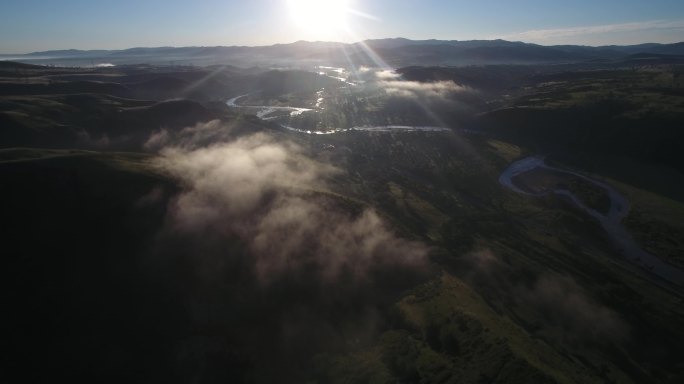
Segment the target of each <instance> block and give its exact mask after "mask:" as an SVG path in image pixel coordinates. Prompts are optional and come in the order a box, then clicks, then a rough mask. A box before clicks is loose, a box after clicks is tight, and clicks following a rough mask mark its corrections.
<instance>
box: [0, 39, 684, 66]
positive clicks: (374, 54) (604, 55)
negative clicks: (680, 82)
mask: <svg viewBox="0 0 684 384" xmlns="http://www.w3.org/2000/svg"><path fill="white" fill-rule="evenodd" d="M634 54H655V55H684V42H680V43H674V44H656V43H649V44H639V45H626V46H618V45H611V46H599V47H592V46H581V45H556V46H543V45H538V44H530V43H524V42H513V41H506V40H471V41H457V40H409V39H404V38H389V39H376V40H366V41H363V42H359V43H353V44H345V43H336V42H308V41H297V42H294V43H291V44H275V45H270V46H255V47H246V46H230V47H228V46H217V47H153V48H144V47H137V48H129V49H122V50H76V49H68V50H53V51H42V52H33V53H28V54H24V55H0V59H2V58H4V59H11V60H14V61H18V62H23V63H33V64H54V65H65V66H90V65H97V64H102V63H106V64H114V65H124V64H139V63H147V64H156V65H159V64H174V65H180V64H185V65H187V64H193V65H211V64H218V63H226V62H229V63H231V64H233V65H241V66H253V65H281V66H292V65H294V64H295V63H296V64H299V65H302V64H316V63H323V62H324V63H326V64H330V65H347V64H349V63H350V62H351V63H354V64H355V65H367V66H382V65H385V64H386V65H389V66H393V67H402V66H409V65H451V66H462V65H487V64H542V63H545V64H567V63H580V62H585V61H592V60H619V59H623V58H627V57H628V56H630V55H634ZM378 57H382V60H381V62H378V61H379V60H377V59H378Z"/></svg>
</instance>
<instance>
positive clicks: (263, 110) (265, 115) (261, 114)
mask: <svg viewBox="0 0 684 384" xmlns="http://www.w3.org/2000/svg"><path fill="white" fill-rule="evenodd" d="M322 92H323V91H322V90H321V91H319V92H318V96H319V98H318V101H317V103H316V109H310V108H297V107H284V106H277V107H274V106H267V105H240V104H238V101H239V100H240V99H242V98H243V97H246V96H249V94H247V95H240V96H236V97H233V98H232V99H230V100H228V101H227V102H226V104H227V105H228V106H229V107H231V108H239V109H242V110H246V111H250V112H252V113H254V114H255V115H256V116H257V117H258V118H260V119H261V120H264V121H272V120H275V119H277V118H278V117H279V116H273V114H275V113H277V112H289V116H291V117H294V116H298V115H301V114H302V113H305V112H314V111H316V110H320V109H321V108H320V105H322V103H323V98H322V94H323V93H322ZM279 125H280V126H281V127H282V128H284V129H287V130H288V131H293V132H299V133H303V134H307V135H332V134H336V133H344V132H352V131H363V132H449V131H451V129H449V128H445V127H434V126H413V125H376V126H370V125H360V126H355V127H349V128H329V129H325V130H308V129H301V128H296V127H292V126H289V125H286V124H279Z"/></svg>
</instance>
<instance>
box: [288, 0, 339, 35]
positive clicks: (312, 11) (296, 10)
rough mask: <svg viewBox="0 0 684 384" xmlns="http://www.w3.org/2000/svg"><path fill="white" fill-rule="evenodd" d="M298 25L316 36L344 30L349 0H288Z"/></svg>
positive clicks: (293, 17) (293, 18)
mask: <svg viewBox="0 0 684 384" xmlns="http://www.w3.org/2000/svg"><path fill="white" fill-rule="evenodd" d="M288 5H289V8H290V13H291V15H292V20H293V21H294V23H295V24H296V25H297V27H299V28H301V29H303V30H305V31H306V32H308V33H310V34H312V35H314V36H316V37H328V36H331V35H334V34H337V33H340V32H342V31H344V29H345V28H346V26H347V25H346V24H347V14H348V13H349V1H348V0H288Z"/></svg>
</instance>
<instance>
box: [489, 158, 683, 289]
mask: <svg viewBox="0 0 684 384" xmlns="http://www.w3.org/2000/svg"><path fill="white" fill-rule="evenodd" d="M544 160H545V159H544V157H542V156H532V157H527V158H524V159H522V160H519V161H516V162H514V163H512V164H511V165H510V166H508V168H506V170H504V172H503V173H502V174H501V176H500V177H499V183H501V184H502V185H503V186H505V187H506V188H508V189H510V190H512V191H515V192H517V193H521V194H525V195H529V196H537V197H540V196H546V195H548V194H549V193H554V194H556V195H559V196H563V197H565V198H567V199H568V200H570V201H571V202H572V203H573V204H574V205H575V206H576V207H577V208H579V209H581V210H582V211H584V212H585V213H587V214H588V215H590V216H591V217H593V218H594V219H596V220H598V221H599V223H601V226H602V227H603V229H604V230H605V231H606V233H607V234H608V236H609V237H610V239H611V240H612V241H613V243H614V244H615V246H616V247H617V248H618V249H619V250H620V252H621V253H622V255H623V256H624V257H625V258H627V259H628V260H629V261H630V262H632V263H634V264H636V265H638V266H639V267H641V268H643V269H644V270H646V271H648V272H650V273H653V274H655V275H656V276H658V277H660V278H662V279H664V280H667V281H668V282H670V283H673V284H675V285H677V286H679V287H682V286H683V285H684V270H682V269H681V268H678V267H676V266H674V265H671V264H669V263H666V262H664V261H662V260H661V259H659V258H658V257H657V256H655V255H653V254H651V253H649V252H646V251H644V250H643V249H641V248H640V247H639V245H638V244H637V243H636V241H635V240H634V238H633V237H632V235H631V234H630V233H629V231H628V230H627V228H626V227H625V226H624V225H623V224H622V220H623V219H624V218H625V217H626V216H627V214H628V213H629V201H628V200H627V198H626V197H625V196H623V195H622V194H621V193H620V192H618V191H617V190H616V189H615V188H613V187H612V186H610V185H609V184H606V183H604V182H602V181H599V180H595V179H593V178H590V177H588V176H585V175H582V174H580V173H577V172H573V171H569V170H565V169H561V168H556V167H552V166H550V165H548V164H546V162H545V161H544ZM538 168H541V169H547V170H550V171H554V172H560V173H565V174H570V175H573V176H575V177H579V178H581V179H583V180H586V181H588V182H590V183H592V184H594V185H595V186H597V187H599V188H601V189H603V190H604V191H605V192H606V193H607V194H608V197H609V198H610V210H609V211H608V213H607V214H602V213H600V212H598V211H596V210H594V209H591V208H589V207H588V206H587V205H586V204H584V203H583V202H582V201H581V200H580V199H579V198H577V196H575V195H573V194H572V193H571V192H570V191H568V190H564V189H555V190H553V191H551V192H548V193H530V192H527V191H525V190H523V189H521V188H519V187H518V186H516V185H515V183H514V181H513V180H514V178H515V177H516V176H518V175H521V174H523V173H526V172H529V171H532V170H534V169H538Z"/></svg>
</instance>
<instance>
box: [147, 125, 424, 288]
mask: <svg viewBox="0 0 684 384" xmlns="http://www.w3.org/2000/svg"><path fill="white" fill-rule="evenodd" d="M218 129H220V124H219V123H216V122H210V123H208V124H204V125H201V126H199V125H198V126H196V127H193V128H192V129H190V130H189V131H188V132H187V134H188V135H187V137H186V138H181V139H180V141H179V146H170V147H167V148H165V149H163V150H162V151H161V157H160V159H159V160H158V163H157V165H158V166H159V167H160V168H161V169H163V170H164V171H166V172H168V173H169V174H170V175H172V176H173V177H174V178H176V179H178V180H180V182H181V183H182V184H183V185H184V186H185V188H184V192H183V193H181V194H180V195H179V196H178V197H177V198H176V199H175V201H174V203H173V206H172V207H171V208H172V210H171V212H172V213H171V223H172V224H173V228H174V230H177V231H181V232H184V233H193V232H205V231H220V232H221V233H225V234H227V235H229V236H233V237H236V238H238V239H240V241H241V242H243V243H244V244H246V245H247V248H248V251H249V254H250V257H251V258H252V261H253V262H254V268H255V272H256V274H257V276H258V277H259V279H260V280H261V281H262V282H267V281H269V279H271V278H273V277H275V276H280V275H283V274H288V273H300V272H302V271H309V272H310V271H316V273H317V276H318V277H319V278H321V279H322V280H325V281H333V280H335V279H336V278H339V277H341V276H343V275H348V276H352V277H353V278H355V279H366V278H368V276H369V275H370V274H372V273H373V272H374V271H377V270H381V269H384V268H387V267H393V266H394V267H406V268H410V269H414V268H416V267H421V266H425V262H426V254H427V249H426V248H425V247H424V246H423V245H422V244H420V243H417V242H413V241H408V240H404V239H401V238H398V237H397V236H395V235H394V234H393V233H392V232H391V231H390V230H389V229H388V227H387V226H386V225H385V223H384V222H383V220H381V218H380V216H379V215H378V214H377V213H376V212H375V211H374V210H372V209H368V208H367V209H364V210H363V211H361V212H360V213H357V214H350V213H348V212H345V211H344V210H343V209H341V208H340V207H339V206H338V204H337V203H336V202H335V201H332V200H331V199H330V197H326V194H325V193H324V192H321V191H325V189H326V188H325V179H326V178H329V177H332V176H333V175H335V174H337V173H339V172H340V171H339V170H337V169H335V168H333V167H332V166H329V165H325V164H321V163H318V162H314V161H313V160H311V159H309V158H307V157H306V156H304V155H303V153H302V151H301V149H300V148H299V147H298V146H296V145H294V144H292V143H283V142H276V141H275V140H274V139H272V138H271V137H270V136H268V135H265V134H255V135H251V136H247V137H242V138H239V139H236V140H234V141H231V142H224V143H221V144H215V145H211V146H208V147H201V148H195V147H194V144H193V143H194V142H195V140H194V139H193V138H197V137H199V140H200V141H204V137H205V136H206V135H207V132H209V131H214V130H218ZM198 132H199V133H201V134H198ZM209 136H212V137H213V136H215V135H209ZM154 141H155V142H158V141H159V138H154Z"/></svg>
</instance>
